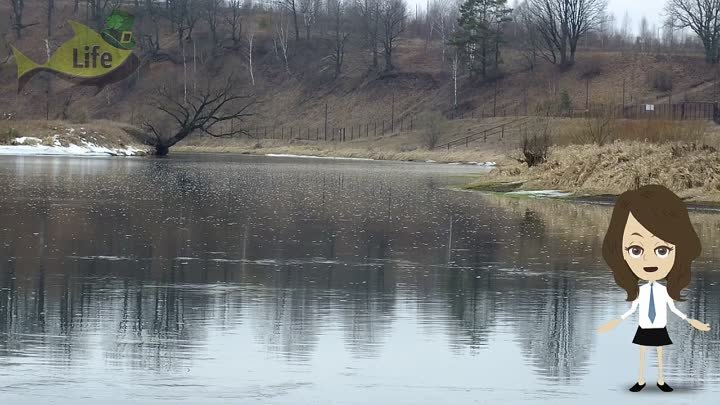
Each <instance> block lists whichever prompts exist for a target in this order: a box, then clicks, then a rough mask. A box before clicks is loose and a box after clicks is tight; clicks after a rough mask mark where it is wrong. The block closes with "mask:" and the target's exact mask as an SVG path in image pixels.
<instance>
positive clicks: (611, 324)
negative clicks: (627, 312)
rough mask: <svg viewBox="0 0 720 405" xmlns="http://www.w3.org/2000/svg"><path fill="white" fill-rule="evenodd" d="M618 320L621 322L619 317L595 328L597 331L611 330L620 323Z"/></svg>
mask: <svg viewBox="0 0 720 405" xmlns="http://www.w3.org/2000/svg"><path fill="white" fill-rule="evenodd" d="M620 322H622V319H620V318H617V319H613V320H612V321H610V322H608V323H606V324H604V325H602V326H600V327H599V328H598V329H597V331H598V333H605V332H608V331H611V330H613V329H615V327H616V326H618V325H619V324H620Z"/></svg>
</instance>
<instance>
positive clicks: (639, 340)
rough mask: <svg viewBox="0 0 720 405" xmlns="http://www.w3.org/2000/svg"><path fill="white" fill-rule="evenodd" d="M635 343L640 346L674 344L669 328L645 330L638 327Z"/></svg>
mask: <svg viewBox="0 0 720 405" xmlns="http://www.w3.org/2000/svg"><path fill="white" fill-rule="evenodd" d="M633 343H635V344H636V345H640V346H667V345H671V344H672V340H670V335H668V332H667V328H652V329H643V328H641V327H639V326H638V328H637V332H635V338H634V339H633Z"/></svg>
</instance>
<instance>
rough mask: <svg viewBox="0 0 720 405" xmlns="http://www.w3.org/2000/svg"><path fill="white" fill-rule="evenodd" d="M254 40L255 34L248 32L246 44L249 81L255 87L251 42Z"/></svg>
mask: <svg viewBox="0 0 720 405" xmlns="http://www.w3.org/2000/svg"><path fill="white" fill-rule="evenodd" d="M254 39H255V33H254V32H250V33H248V42H250V47H249V48H248V59H249V61H250V66H249V70H250V81H252V85H253V86H255V75H254V74H253V59H252V56H253V40H254Z"/></svg>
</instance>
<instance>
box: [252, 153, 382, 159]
mask: <svg viewBox="0 0 720 405" xmlns="http://www.w3.org/2000/svg"><path fill="white" fill-rule="evenodd" d="M265 156H270V157H291V158H306V159H333V160H375V159H370V158H353V157H337V156H309V155H292V154H287V153H267V154H265Z"/></svg>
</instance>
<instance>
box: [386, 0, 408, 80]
mask: <svg viewBox="0 0 720 405" xmlns="http://www.w3.org/2000/svg"><path fill="white" fill-rule="evenodd" d="M379 18H380V30H381V35H380V43H381V44H382V46H383V55H384V56H385V71H390V70H393V69H394V68H395V67H394V66H393V63H392V55H393V51H394V50H395V47H396V46H397V39H398V37H399V36H400V35H401V34H402V33H403V31H405V27H406V25H405V22H406V21H405V20H406V18H407V5H406V4H405V1H404V0H380V14H379Z"/></svg>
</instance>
